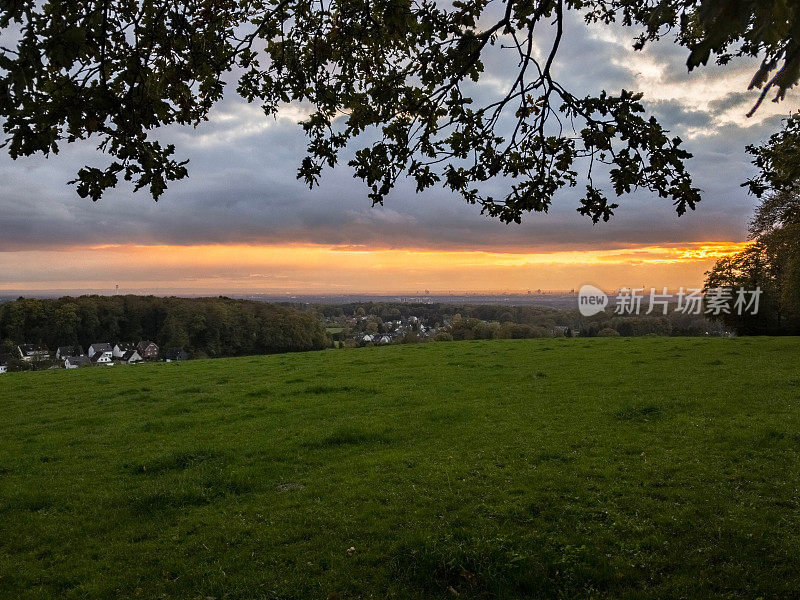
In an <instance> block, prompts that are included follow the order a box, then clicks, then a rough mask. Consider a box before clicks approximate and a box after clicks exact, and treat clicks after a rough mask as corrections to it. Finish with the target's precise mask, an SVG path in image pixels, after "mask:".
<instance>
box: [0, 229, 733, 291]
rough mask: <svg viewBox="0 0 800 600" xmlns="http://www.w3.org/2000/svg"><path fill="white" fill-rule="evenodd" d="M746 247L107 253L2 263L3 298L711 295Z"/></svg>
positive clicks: (38, 254) (99, 248)
mask: <svg viewBox="0 0 800 600" xmlns="http://www.w3.org/2000/svg"><path fill="white" fill-rule="evenodd" d="M745 245H746V243H736V242H718V241H713V242H703V243H694V244H681V245H663V246H655V245H652V246H651V245H648V246H629V247H620V248H613V249H598V250H586V249H583V250H575V251H566V250H557V251H549V252H548V251H538V252H521V251H498V250H482V251H475V250H462V251H447V250H431V249H425V248H407V249H403V248H372V247H363V246H362V247H357V246H349V245H348V246H345V245H321V244H276V245H241V244H225V245H222V244H204V245H165V244H158V245H139V244H100V245H93V246H86V247H80V246H75V247H69V248H59V249H57V250H50V249H44V250H23V251H19V252H5V253H0V271H2V272H4V273H13V272H14V269H15V265H19V264H21V263H24V264H25V265H26V269H25V272H24V273H23V272H21V271H17V273H18V274H19V275H23V274H24V277H18V278H11V279H7V280H4V281H2V282H0V290H6V291H9V290H14V291H24V290H65V291H69V290H84V289H91V290H99V289H109V290H110V289H113V288H114V286H115V285H119V286H120V289H122V290H123V291H124V290H136V291H146V290H157V291H158V293H179V292H181V293H206V292H207V293H217V292H219V293H224V292H236V293H248V292H252V293H264V292H292V291H293V292H297V293H312V294H316V293H413V292H416V291H419V290H421V289H428V290H434V291H435V292H437V293H446V292H451V291H452V292H455V291H458V292H476V293H501V292H522V293H524V292H525V291H527V290H531V289H544V290H569V289H573V288H577V287H580V285H582V284H583V283H593V284H595V285H598V286H600V287H602V288H605V289H613V288H617V287H624V286H631V285H643V284H647V285H651V286H653V287H659V288H660V287H664V286H666V287H669V288H678V287H701V286H702V279H703V274H704V273H705V271H707V270H708V269H709V268H710V267H711V265H712V264H713V262H714V261H715V260H716V259H718V258H720V257H722V256H726V255H729V254H732V253H734V252H737V251H740V250H741V249H742V248H743V247H744V246H745Z"/></svg>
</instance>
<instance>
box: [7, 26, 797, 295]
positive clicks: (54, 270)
mask: <svg viewBox="0 0 800 600" xmlns="http://www.w3.org/2000/svg"><path fill="white" fill-rule="evenodd" d="M568 25H569V26H568V27H567V30H566V34H565V38H564V42H563V43H562V47H561V53H560V55H559V59H558V62H557V65H556V76H557V78H558V79H559V80H560V81H561V82H562V83H563V84H564V85H565V86H566V87H567V88H568V89H570V90H571V91H573V92H574V93H577V94H578V95H580V94H582V93H591V92H597V91H599V90H601V89H606V90H609V91H612V92H617V91H619V90H620V89H622V88H626V89H634V90H640V91H642V92H644V93H645V99H646V101H647V106H648V108H649V109H650V111H651V112H652V113H653V114H655V115H656V116H657V117H658V118H659V119H660V120H661V122H662V123H663V124H664V125H665V126H666V127H667V128H669V129H670V130H671V131H672V132H673V133H674V134H677V135H680V136H681V137H683V138H684V140H685V146H686V147H687V148H688V149H689V150H690V151H691V152H693V153H694V155H695V158H694V159H693V160H692V161H691V162H690V169H691V171H692V173H693V175H694V178H695V184H696V185H698V186H699V187H700V188H701V189H702V190H703V198H704V199H703V202H702V203H701V204H700V205H699V206H698V208H697V210H696V211H694V212H690V213H688V214H686V215H685V216H683V217H681V218H678V217H677V216H676V214H675V212H674V210H673V207H672V205H671V203H670V201H668V200H662V199H658V198H657V197H655V196H654V195H652V194H649V193H646V192H640V193H637V194H634V195H633V196H629V197H624V198H623V199H622V201H621V202H620V204H621V206H620V208H619V209H618V211H617V215H616V217H615V218H613V219H612V221H611V222H609V223H603V224H598V225H592V223H591V221H590V220H589V219H587V218H586V217H582V216H580V215H579V214H578V213H577V212H576V208H577V206H578V196H579V195H580V189H581V188H580V187H579V188H577V189H574V190H568V191H567V192H566V193H564V194H562V195H561V196H560V197H559V198H558V200H557V202H555V204H554V206H553V207H552V209H551V210H550V212H549V213H548V214H531V215H528V216H527V218H526V219H525V220H524V221H523V223H522V225H504V224H501V223H499V222H495V221H492V220H490V219H488V218H486V217H484V216H482V215H480V212H479V209H476V208H475V207H473V206H469V205H466V204H465V203H464V202H463V200H461V199H460V198H459V197H455V196H453V195H451V194H448V193H447V192H445V191H444V190H441V189H434V190H431V191H428V192H426V193H424V194H420V195H417V194H415V193H414V189H413V187H412V186H411V185H410V184H408V183H403V184H401V185H400V186H399V187H398V188H397V189H396V190H395V191H394V192H393V193H392V194H391V195H390V196H389V198H388V199H387V202H386V204H385V206H383V207H377V208H371V206H370V201H369V200H368V199H367V194H366V191H365V188H364V186H363V184H362V183H361V181H360V180H356V179H353V177H352V171H351V170H350V168H349V167H348V166H347V165H346V164H344V165H342V166H340V167H337V168H336V169H335V170H333V171H328V172H327V173H326V174H325V176H324V179H323V181H322V185H321V186H320V188H318V189H315V190H313V191H310V190H308V189H307V188H306V187H304V186H303V185H302V184H301V183H300V182H298V181H296V179H295V173H296V169H297V166H298V164H299V161H300V160H301V159H302V157H303V155H304V148H305V146H304V137H303V135H302V132H301V131H300V128H299V127H298V125H297V122H298V121H299V120H300V119H302V117H303V114H304V107H302V106H289V107H286V108H285V109H284V110H283V111H282V112H281V116H280V118H278V119H276V120H271V119H266V118H265V117H264V116H263V114H262V113H261V112H260V109H259V108H258V106H257V105H248V104H246V103H245V102H243V101H242V100H241V99H239V98H238V97H236V95H235V93H233V89H231V90H230V93H229V94H228V96H227V97H226V99H225V101H224V102H222V103H221V104H220V105H219V106H218V107H217V108H216V109H215V110H214V113H213V116H212V119H211V121H210V122H209V123H207V124H204V125H203V126H201V127H198V128H197V129H173V128H170V129H168V130H165V131H163V132H161V133H160V139H162V140H165V141H172V142H174V143H175V144H176V145H177V147H178V154H179V155H180V156H183V157H186V158H189V159H190V164H189V169H190V177H189V179H187V180H184V181H181V182H177V183H173V184H172V185H171V187H170V189H169V190H168V191H167V192H166V193H165V195H164V196H163V197H162V199H161V200H160V201H159V202H158V203H155V202H153V200H152V199H151V198H150V197H149V196H148V195H147V194H146V192H139V193H136V194H134V193H133V192H132V188H130V187H127V186H124V185H123V186H120V187H119V188H118V189H116V190H113V191H112V192H109V193H107V194H106V196H105V197H104V198H103V199H102V200H101V201H99V202H97V203H93V202H91V201H90V200H86V199H81V198H79V197H78V196H77V194H76V193H75V190H74V188H73V187H72V186H68V185H67V181H69V180H70V179H71V178H73V177H74V174H75V173H76V171H77V169H79V168H80V167H81V166H83V165H84V164H91V165H103V164H105V159H104V158H103V157H102V156H98V154H97V152H96V151H95V149H94V147H93V145H92V144H90V143H86V144H73V145H71V146H69V147H64V148H63V149H62V152H61V153H60V154H59V155H58V156H54V157H51V158H50V159H43V158H41V157H34V158H28V159H24V160H23V159H21V160H17V161H12V160H11V159H9V158H8V157H7V156H6V155H2V156H0V185H2V194H1V195H0V290H53V289H63V290H86V289H94V290H110V289H113V287H114V285H115V284H119V286H120V289H121V290H126V291H152V292H176V291H178V292H179V291H187V292H189V291H193V292H198V291H199V292H209V293H216V292H225V291H237V292H244V291H252V292H271V291H280V292H285V291H298V292H326V293H327V292H373V293H377V292H413V291H415V290H420V289H426V288H427V289H430V290H432V291H441V292H446V291H524V290H527V289H537V288H542V289H551V290H557V289H570V288H576V287H579V286H580V285H582V284H583V283H594V284H596V285H600V286H602V287H605V288H614V287H618V286H626V285H637V286H638V285H645V286H647V287H650V286H653V287H660V286H662V285H663V286H669V287H679V286H696V285H698V284H700V283H701V281H702V275H703V272H704V271H705V270H707V269H708V268H709V266H710V265H711V264H712V263H713V260H714V258H715V257H717V256H719V255H721V254H724V253H725V252H730V251H732V250H734V249H736V248H737V247H740V245H741V244H742V243H743V242H745V240H746V225H747V221H748V219H749V217H750V215H751V213H752V209H753V205H754V199H753V198H752V197H749V196H747V194H746V193H745V191H744V190H743V189H742V188H741V187H740V184H741V183H742V182H743V181H744V180H745V179H747V177H748V176H749V175H750V174H751V173H752V168H751V166H750V163H749V159H748V157H747V155H746V154H745V152H744V147H745V145H746V144H748V143H757V142H759V141H761V140H763V139H765V138H766V137H767V136H768V135H769V134H770V133H771V132H773V131H776V130H777V129H778V128H779V126H780V119H781V117H782V116H784V115H785V114H787V113H788V112H789V111H790V110H794V109H796V108H797V105H798V102H797V98H798V97H797V95H796V94H795V95H792V96H790V98H789V99H788V100H787V101H785V102H784V103H783V104H781V105H774V104H772V103H766V104H765V105H764V106H763V107H762V109H761V110H760V111H759V113H757V115H756V116H755V117H754V118H752V119H747V118H746V117H745V113H746V112H747V111H748V109H749V108H750V106H751V105H752V104H753V102H754V99H755V94H754V93H752V92H747V91H746V87H747V83H748V81H749V79H750V77H751V75H752V73H753V71H754V68H755V65H754V63H752V62H745V63H741V62H740V63H737V64H736V65H734V66H728V67H725V68H720V67H708V68H705V69H701V70H699V71H697V72H695V73H692V74H689V73H687V72H686V68H685V66H684V63H685V59H686V51H685V50H683V49H681V48H678V47H676V46H673V45H671V44H670V43H668V42H662V43H660V44H657V45H654V46H652V47H650V48H648V49H647V50H646V51H645V52H639V53H634V52H633V51H632V50H631V39H632V38H633V35H634V32H633V31H630V30H625V29H622V28H613V27H597V28H592V29H589V28H587V27H586V26H585V25H583V24H582V23H579V22H570V23H569V24H568ZM507 57H508V55H504V54H503V53H502V52H499V51H498V52H495V53H493V54H491V55H489V56H487V73H488V74H489V76H487V77H486V78H485V79H484V80H482V81H481V83H480V84H479V85H478V86H477V87H476V89H475V90H474V94H475V96H476V97H478V98H483V97H486V98H489V97H492V96H493V95H494V94H498V93H499V91H500V90H502V89H503V87H504V86H505V85H507V83H508V78H509V77H510V76H511V72H512V70H513V64H512V63H513V61H509V60H508V58H507ZM343 162H344V163H346V160H345V161H343Z"/></svg>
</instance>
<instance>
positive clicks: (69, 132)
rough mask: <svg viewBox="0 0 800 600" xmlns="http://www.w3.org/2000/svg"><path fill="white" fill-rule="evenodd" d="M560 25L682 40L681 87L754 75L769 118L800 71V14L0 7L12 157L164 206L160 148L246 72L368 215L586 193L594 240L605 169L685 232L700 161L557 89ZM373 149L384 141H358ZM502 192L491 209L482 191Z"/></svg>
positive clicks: (315, 4) (277, 1)
mask: <svg viewBox="0 0 800 600" xmlns="http://www.w3.org/2000/svg"><path fill="white" fill-rule="evenodd" d="M568 11H578V12H579V13H580V15H581V16H582V17H583V18H584V19H585V21H586V22H587V23H604V24H608V23H612V22H620V23H623V24H626V25H632V26H634V27H637V28H638V31H640V32H641V33H640V35H639V36H638V37H637V38H636V39H635V43H634V46H635V47H636V48H642V47H643V46H644V45H645V44H647V43H648V42H650V41H652V40H655V39H657V38H659V37H661V36H663V35H665V34H669V35H674V36H675V40H676V41H677V43H679V44H681V45H683V46H685V47H686V48H687V49H688V52H689V56H688V61H687V64H688V67H689V69H692V68H694V67H697V66H698V65H701V64H705V63H706V62H707V61H708V60H710V59H711V58H712V57H714V58H715V59H716V60H717V62H720V63H727V62H729V61H731V60H732V59H734V58H735V57H738V56H757V57H760V58H761V59H762V60H763V63H762V66H761V68H760V69H759V70H758V72H757V73H756V74H755V76H754V78H753V82H752V86H751V87H760V88H762V90H763V95H762V98H761V99H760V100H759V102H758V104H760V103H761V101H762V100H763V99H764V98H765V97H766V96H767V94H768V93H769V92H770V91H771V90H774V91H775V92H776V99H781V98H783V96H784V95H785V93H786V90H787V89H788V88H789V87H791V86H792V85H794V84H795V83H796V82H797V80H798V74H799V73H800V42H798V37H797V35H796V32H797V31H798V28H800V12H798V11H797V7H796V2H795V1H794V0H762V1H759V2H753V1H752V0H533V1H522V0H504V1H499V0H494V1H492V0H457V1H454V2H452V3H441V2H435V1H433V0H418V1H414V2H412V1H411V0H399V1H397V0H378V1H372V0H329V1H325V2H323V1H322V0H190V1H187V2H176V1H172V0H150V1H148V2H131V1H129V0H100V1H92V0H90V1H84V0H81V1H78V0H60V1H58V2H54V1H45V2H34V1H32V0H3V1H2V15H1V16H0V28H2V29H3V30H5V32H6V35H5V36H4V39H7V40H11V41H6V42H5V44H6V47H3V48H2V54H1V55H0V74H1V76H2V78H1V79H0V116H2V117H3V119H4V124H3V127H4V131H5V133H6V136H7V138H6V144H7V149H8V152H9V153H10V154H11V156H13V157H19V156H25V155H31V154H34V153H44V154H50V153H56V152H58V150H59V148H60V146H61V145H62V144H63V143H65V142H73V141H75V140H80V139H87V138H92V139H95V140H97V141H98V143H99V149H100V150H101V151H103V152H105V153H106V154H108V155H109V156H110V157H111V162H110V164H108V165H106V166H101V167H96V166H86V167H84V168H82V169H81V170H80V171H79V173H78V175H77V178H76V179H75V181H74V183H76V184H77V190H78V193H79V194H80V195H81V196H84V197H90V198H92V199H94V200H97V199H99V198H100V197H101V196H102V194H103V192H104V191H105V190H106V189H108V188H110V187H113V186H115V185H117V183H118V181H119V179H120V177H121V178H124V179H125V180H129V181H132V182H133V183H134V185H135V188H136V189H140V188H147V189H148V190H149V192H150V193H151V194H152V196H153V198H155V199H158V197H159V196H160V195H161V194H162V193H163V192H164V190H165V189H166V187H167V184H168V182H170V181H173V180H177V179H181V178H183V177H186V176H187V169H186V161H184V160H181V159H179V158H176V155H175V153H176V150H175V148H174V147H173V146H172V145H167V146H164V145H162V144H160V143H159V142H158V140H157V139H155V137H154V132H155V130H157V129H158V128H159V127H160V126H163V125H167V124H174V123H178V124H183V125H197V124H199V123H201V122H202V121H204V120H206V119H208V114H209V111H210V109H211V108H212V106H214V104H215V103H216V102H218V101H219V100H220V99H221V97H222V95H223V89H224V83H223V78H224V76H225V74H226V73H227V72H229V71H233V70H235V71H236V72H237V73H238V74H239V75H240V76H239V79H238V86H237V90H238V92H239V93H240V94H241V95H242V96H243V97H244V98H246V99H247V100H249V101H253V102H259V103H260V104H261V106H262V107H263V109H264V112H265V114H266V115H268V116H271V115H275V114H276V113H277V111H278V109H279V108H280V107H281V106H282V105H284V104H286V103H290V102H303V103H306V104H308V105H310V106H311V107H312V113H311V114H310V116H309V117H308V118H307V119H306V120H305V121H304V122H303V123H302V127H303V129H304V131H305V133H306V134H307V136H308V154H307V156H306V158H305V159H303V160H302V163H301V165H300V168H299V171H298V177H299V178H300V179H302V180H303V181H305V182H306V183H307V184H308V185H310V186H314V185H316V184H317V183H318V182H319V179H320V176H321V174H322V171H323V168H324V167H325V166H330V167H332V166H333V165H335V164H336V163H337V161H338V160H339V158H340V152H341V151H342V149H343V148H344V147H345V146H347V145H348V144H350V143H353V144H361V147H360V148H358V149H357V152H356V153H355V158H354V159H353V160H352V161H351V163H350V164H351V165H352V167H353V168H354V170H355V174H356V176H357V177H360V178H361V179H363V180H364V181H365V182H366V184H367V186H368V187H369V190H370V191H369V195H370V197H371V199H372V201H373V202H374V203H381V202H383V200H384V198H385V196H386V195H387V194H388V193H389V191H390V190H391V189H392V188H393V186H394V185H395V183H396V181H397V179H398V177H400V176H401V175H403V174H405V175H408V176H410V177H411V178H413V180H414V181H415V183H416V186H417V189H418V190H423V189H425V188H428V187H430V186H433V185H436V184H442V185H444V186H445V187H447V188H449V189H451V190H453V191H455V192H457V193H459V194H461V195H462V196H463V197H464V198H465V199H466V200H467V201H468V202H470V203H473V204H478V205H480V206H481V208H482V210H483V211H485V212H486V213H488V214H489V215H491V216H493V217H497V218H499V219H501V220H503V221H505V222H511V221H517V222H518V221H520V219H521V217H522V215H523V214H524V213H525V212H527V211H546V210H547V209H548V207H549V206H550V204H551V202H552V200H553V197H554V194H555V193H556V192H557V191H558V190H560V189H562V188H567V187H572V186H576V185H577V184H578V181H579V175H583V176H585V178H586V180H587V181H588V184H587V186H586V190H585V193H584V194H583V196H582V198H581V199H580V207H579V209H578V210H579V211H580V212H581V213H583V214H585V215H587V216H589V217H590V218H591V219H593V220H594V221H595V222H596V221H598V220H600V219H604V220H607V219H608V218H609V217H610V216H611V215H612V214H613V212H614V209H615V208H616V207H617V204H616V203H615V202H612V201H611V200H610V199H609V198H607V197H606V195H605V194H604V193H603V192H602V191H601V189H600V187H598V186H596V185H595V184H594V183H593V181H594V180H593V175H594V174H595V172H596V171H597V170H598V169H602V170H604V171H605V173H606V174H607V176H608V177H610V180H611V183H612V188H613V191H614V194H616V196H623V195H625V194H627V193H630V192H631V191H632V190H633V189H635V188H645V189H648V190H651V191H652V192H653V193H655V194H657V195H658V196H660V197H664V198H670V199H671V200H672V202H673V203H674V204H675V207H676V210H677V212H678V214H683V213H684V212H685V211H686V210H687V209H690V208H694V206H695V204H696V203H697V202H698V201H699V200H700V195H699V192H698V190H697V189H696V188H695V187H694V186H693V184H692V180H691V177H690V175H689V174H688V172H687V171H686V168H685V164H684V163H685V161H686V160H687V159H688V158H690V156H691V155H690V154H689V153H688V152H687V151H686V150H684V149H683V148H682V147H681V140H680V139H678V138H675V137H670V136H669V135H668V132H667V131H665V130H664V129H663V128H662V127H661V125H659V123H658V122H657V121H656V120H655V119H654V118H652V117H650V118H648V117H647V115H646V114H645V112H644V108H643V105H642V103H641V100H642V96H641V94H638V93H635V92H632V91H626V90H623V91H622V92H620V93H607V92H605V91H604V92H602V93H600V94H598V95H596V96H585V97H581V96H578V95H575V94H574V93H573V92H571V91H570V90H568V89H566V88H565V87H564V86H563V85H562V84H560V83H559V81H558V79H557V77H556V73H555V71H554V64H555V62H554V61H555V58H556V56H557V54H558V51H559V47H560V46H561V45H562V43H564V26H563V25H564V18H565V14H566V13H567V12H568ZM534 40H535V41H536V43H534ZM491 46H499V47H503V48H504V49H505V51H506V52H507V54H508V60H509V61H513V64H515V65H516V77H515V78H513V81H512V82H511V84H510V85H509V86H508V88H507V89H506V90H504V91H503V92H502V93H500V94H499V95H498V96H497V97H496V98H494V99H492V100H489V101H487V102H486V103H483V104H482V105H477V104H475V103H473V102H472V99H471V98H470V97H469V93H470V91H469V89H470V88H469V83H470V82H475V81H478V80H480V78H481V76H482V74H483V71H484V64H483V58H484V57H485V54H486V52H488V49H489V48H490V47H491ZM537 46H539V47H542V46H544V47H545V51H544V53H543V54H542V55H537V53H536V52H535V48H536V47H537ZM756 108H757V106H756V107H754V110H755V109H756ZM364 132H368V133H372V134H373V135H376V136H377V141H375V142H374V143H366V144H365V143H364V141H363V138H362V139H356V138H358V137H359V136H360V135H361V134H362V133H364ZM491 180H498V181H500V182H501V183H502V184H503V186H504V188H505V189H504V191H503V192H502V194H501V196H500V197H494V196H492V195H489V194H487V193H486V192H485V188H486V187H487V186H485V185H482V184H484V183H486V182H489V181H491Z"/></svg>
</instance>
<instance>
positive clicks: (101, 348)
mask: <svg viewBox="0 0 800 600" xmlns="http://www.w3.org/2000/svg"><path fill="white" fill-rule="evenodd" d="M98 352H100V353H103V354H108V357H109V359H110V358H112V357H113V356H114V349H113V348H112V347H111V344H105V343H94V344H92V345H91V346H89V358H94V355H95V354H97V353H98Z"/></svg>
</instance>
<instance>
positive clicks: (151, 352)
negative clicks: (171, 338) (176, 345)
mask: <svg viewBox="0 0 800 600" xmlns="http://www.w3.org/2000/svg"><path fill="white" fill-rule="evenodd" d="M136 351H137V352H138V353H139V356H141V357H142V360H155V359H157V358H158V346H156V345H155V343H154V342H151V341H149V340H146V341H141V342H139V343H138V344H136Z"/></svg>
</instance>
